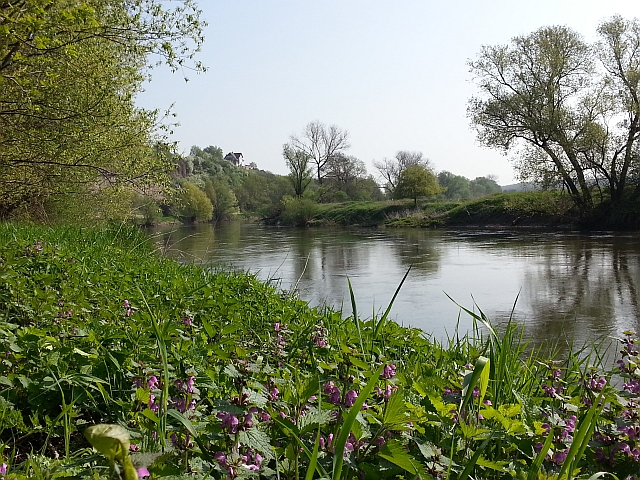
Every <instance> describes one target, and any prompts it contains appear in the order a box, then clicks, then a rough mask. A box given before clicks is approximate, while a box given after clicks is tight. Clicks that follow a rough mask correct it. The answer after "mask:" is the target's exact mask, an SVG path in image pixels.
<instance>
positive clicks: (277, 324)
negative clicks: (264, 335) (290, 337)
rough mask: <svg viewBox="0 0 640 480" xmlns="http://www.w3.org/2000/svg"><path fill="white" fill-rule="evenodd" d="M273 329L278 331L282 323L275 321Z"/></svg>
mask: <svg viewBox="0 0 640 480" xmlns="http://www.w3.org/2000/svg"><path fill="white" fill-rule="evenodd" d="M273 330H274V331H276V332H279V331H280V324H279V323H278V322H274V324H273Z"/></svg>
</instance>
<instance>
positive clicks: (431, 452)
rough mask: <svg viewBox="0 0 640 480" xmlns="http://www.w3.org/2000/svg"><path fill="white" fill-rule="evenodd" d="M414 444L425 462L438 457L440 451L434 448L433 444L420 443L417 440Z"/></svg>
mask: <svg viewBox="0 0 640 480" xmlns="http://www.w3.org/2000/svg"><path fill="white" fill-rule="evenodd" d="M415 443H416V445H417V446H418V449H419V450H420V453H422V456H423V457H424V458H425V459H426V460H431V459H432V458H434V457H436V456H438V455H439V454H440V449H439V448H438V447H437V446H436V444H435V443H431V442H424V443H423V442H421V441H420V440H418V439H417V438H416V439H415Z"/></svg>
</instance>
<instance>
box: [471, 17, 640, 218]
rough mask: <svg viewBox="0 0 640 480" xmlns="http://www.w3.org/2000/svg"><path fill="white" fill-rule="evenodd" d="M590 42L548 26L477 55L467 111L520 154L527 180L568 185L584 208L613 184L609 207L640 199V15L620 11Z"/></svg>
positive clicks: (495, 140) (483, 132)
mask: <svg viewBox="0 0 640 480" xmlns="http://www.w3.org/2000/svg"><path fill="white" fill-rule="evenodd" d="M597 33H598V37H599V38H598V39H597V41H596V42H594V43H593V44H588V43H586V42H585V41H584V40H583V39H582V37H581V36H580V35H579V34H578V33H576V32H575V31H573V30H571V29H569V28H568V27H565V26H553V27H543V28H540V29H539V30H537V31H535V32H533V33H531V34H529V35H525V36H520V37H515V38H513V39H512V40H511V42H510V43H509V44H508V45H498V46H486V47H483V48H482V50H481V52H480V54H479V55H478V57H477V59H475V60H474V61H471V62H470V67H471V72H472V74H473V76H474V78H475V80H476V82H477V84H478V87H479V90H480V95H479V96H477V97H473V98H471V99H470V101H469V108H468V113H469V117H470V118H471V121H472V123H473V124H474V126H475V127H476V129H477V132H478V139H479V140H480V142H482V143H483V144H484V145H486V146H489V147H493V148H497V149H500V150H502V151H504V152H509V151H510V152H513V153H516V155H515V157H514V165H515V168H516V169H517V171H518V172H519V175H520V177H521V180H523V181H533V182H536V183H538V184H540V185H543V186H546V187H551V188H566V189H567V191H568V193H569V195H570V197H571V199H572V200H573V202H574V203H575V205H576V208H578V210H579V211H580V213H581V214H584V215H589V214H591V213H592V212H593V210H594V208H595V207H596V202H595V199H594V198H593V193H594V191H596V189H594V187H597V189H598V190H599V189H600V188H602V189H603V190H606V191H607V196H608V197H609V198H610V201H611V208H612V212H614V211H615V209H617V208H618V207H619V206H620V205H621V204H622V203H623V200H624V198H625V196H626V195H627V191H628V190H630V191H631V192H632V193H631V196H632V197H633V200H634V201H635V202H637V201H638V200H639V199H640V183H639V182H638V179H639V178H640V161H639V160H640V155H639V152H640V150H639V143H638V142H639V141H640V95H639V93H640V92H639V91H638V87H639V86H640V49H638V45H639V44H640V21H639V20H638V19H633V20H626V19H624V18H622V17H620V16H614V17H612V18H610V19H607V20H605V21H604V22H602V23H601V24H600V26H599V27H598V29H597Z"/></svg>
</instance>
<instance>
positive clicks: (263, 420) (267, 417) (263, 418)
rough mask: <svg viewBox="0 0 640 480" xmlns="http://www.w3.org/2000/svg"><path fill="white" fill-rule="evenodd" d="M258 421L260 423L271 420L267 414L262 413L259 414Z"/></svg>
mask: <svg viewBox="0 0 640 480" xmlns="http://www.w3.org/2000/svg"><path fill="white" fill-rule="evenodd" d="M260 420H261V421H262V422H268V421H269V420H271V415H269V414H268V413H267V412H262V413H261V414H260Z"/></svg>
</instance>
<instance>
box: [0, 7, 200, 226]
mask: <svg viewBox="0 0 640 480" xmlns="http://www.w3.org/2000/svg"><path fill="white" fill-rule="evenodd" d="M201 28H202V24H201V22H200V20H199V11H198V10H197V8H196V7H195V5H194V4H193V2H191V1H190V0H185V1H180V2H176V3H175V4H174V6H173V8H170V9H168V7H166V6H165V4H164V2H162V1H161V0H86V1H81V0H30V1H27V0H23V1H16V2H2V1H0V217H2V216H6V215H9V214H11V213H12V212H13V211H15V210H16V209H18V208H20V207H22V206H24V205H25V204H30V203H33V202H34V201H37V202H40V203H47V202H51V201H55V199H56V198H62V197H67V198H68V197H69V196H70V195H71V196H72V195H76V196H82V195H84V196H95V195H99V194H100V193H101V192H104V191H106V190H113V189H114V188H116V189H117V188H119V187H122V186H123V185H128V186H129V187H128V188H130V187H138V188H143V187H144V186H145V185H152V184H157V183H158V182H160V181H162V180H163V179H165V178H166V177H165V176H164V174H165V173H166V172H167V171H168V170H170V169H171V162H170V158H169V156H168V155H167V152H168V150H167V149H166V148H158V146H159V145H161V144H163V143H166V137H165V136H164V134H163V133H162V130H161V129H160V125H159V120H158V114H157V112H152V111H145V110H142V109H139V108H136V106H135V104H134V97H135V95H136V94H137V93H138V91H139V89H140V85H141V83H142V81H143V80H144V79H145V78H147V72H148V67H150V64H151V63H154V64H155V63H157V62H158V61H161V59H164V60H165V61H166V62H167V63H168V64H169V65H170V66H171V67H172V68H178V67H180V66H181V65H184V66H185V67H187V68H195V69H198V68H200V67H199V65H197V64H190V65H189V64H188V60H189V57H190V56H191V54H192V52H193V51H194V50H197V48H198V46H199V44H200V42H201V41H202V36H201Z"/></svg>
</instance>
